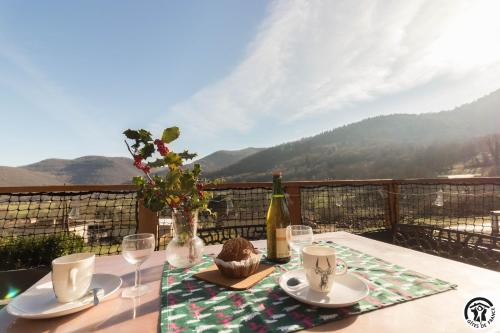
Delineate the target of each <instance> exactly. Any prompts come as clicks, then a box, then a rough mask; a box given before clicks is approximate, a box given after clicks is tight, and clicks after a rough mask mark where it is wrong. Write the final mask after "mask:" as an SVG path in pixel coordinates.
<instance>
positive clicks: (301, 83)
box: [0, 0, 500, 166]
mask: <svg viewBox="0 0 500 333" xmlns="http://www.w3.org/2000/svg"><path fill="white" fill-rule="evenodd" d="M498 12H500V2H499V1H496V0H477V1H465V0H463V1H462V0H442V1H439V0H411V1H390V0H383V1H382V0H380V1H376V0H371V1H364V0H358V1H349V0H346V1H335V0H332V1H319V0H318V1H314V0H310V1H307V0H297V1H293V0H283V1H280V0H275V1H265V0H253V1H244V0H240V1H231V0H216V1H192V0H182V1H181V0H176V1H173V0H172V1H147V2H140V1H124V0H122V1H97V0H86V1H83V0H81V1H63V0H61V1H54V0H47V1H25V0H21V1H19V0H12V1H10V0H0V141H1V142H2V143H3V145H2V148H3V149H2V154H1V155H0V165H6V166H20V165H26V164H30V163H33V162H36V161H39V160H42V159H46V158H76V157H79V156H84V155H105V156H127V150H126V148H125V145H124V143H123V135H122V132H123V131H124V130H125V129H127V128H134V129H137V128H145V129H149V130H151V131H152V132H153V133H154V134H155V135H159V133H161V130H162V129H163V128H165V127H169V126H174V125H176V126H179V127H180V128H181V138H180V139H179V140H178V142H176V143H175V144H174V145H173V148H174V149H189V150H190V151H193V152H198V153H199V155H200V156H204V155H207V154H209V153H212V152H214V151H216V150H221V149H240V148H244V147H249V146H252V147H268V146H273V145H276V144H280V143H283V142H287V141H291V140H297V139H300V138H302V137H307V136H312V135H315V134H318V133H320V132H323V131H326V130H330V129H333V128H335V127H338V126H341V125H344V124H348V123H352V122H356V121H359V120H362V119H364V118H367V117H372V116H376V115H382V114H392V113H422V112H437V111H442V110H448V109H453V108H454V107H456V106H459V105H461V104H464V103H468V102H471V101H473V100H475V99H477V98H479V97H481V96H483V95H485V94H488V93H490V92H492V91H494V90H496V89H499V88H500V43H498V36H500V20H498V19H497V13H498Z"/></svg>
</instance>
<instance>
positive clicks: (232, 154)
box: [191, 147, 265, 173]
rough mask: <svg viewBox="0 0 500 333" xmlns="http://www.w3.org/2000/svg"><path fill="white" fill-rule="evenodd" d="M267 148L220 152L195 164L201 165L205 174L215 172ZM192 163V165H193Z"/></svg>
mask: <svg viewBox="0 0 500 333" xmlns="http://www.w3.org/2000/svg"><path fill="white" fill-rule="evenodd" d="M264 149H265V148H253V147H249V148H244V149H240V150H219V151H216V152H215V153H212V154H210V155H207V156H205V157H203V158H200V159H199V160H197V161H195V162H193V163H199V164H200V165H201V168H202V170H203V171H204V172H207V173H209V172H214V171H217V170H219V169H222V168H224V167H227V166H229V165H231V164H234V163H236V162H238V161H240V160H241V159H243V158H246V157H248V156H250V155H253V154H255V153H258V152H259V151H262V150H264ZM193 163H191V164H193Z"/></svg>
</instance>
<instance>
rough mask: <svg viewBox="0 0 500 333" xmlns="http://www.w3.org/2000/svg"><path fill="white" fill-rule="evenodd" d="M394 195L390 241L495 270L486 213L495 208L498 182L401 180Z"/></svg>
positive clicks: (499, 264) (496, 240)
mask: <svg viewBox="0 0 500 333" xmlns="http://www.w3.org/2000/svg"><path fill="white" fill-rule="evenodd" d="M398 199H399V200H398V210H399V212H398V221H397V223H396V224H395V228H394V243H395V244H397V245H401V246H405V247H408V248H412V249H415V250H419V251H423V252H426V253H430V254H434V255H439V256H442V257H447V258H451V259H456V260H459V261H462V262H467V263H470V264H474V265H478V266H482V267H487V268H492V269H496V270H500V237H499V235H498V226H497V225H495V224H494V222H493V219H492V215H491V211H494V210H498V209H500V185H498V184H495V183H489V184H488V183H483V184H460V183H449V184H446V183H437V184H428V183H427V184H419V183H404V184H401V185H400V186H399V193H398Z"/></svg>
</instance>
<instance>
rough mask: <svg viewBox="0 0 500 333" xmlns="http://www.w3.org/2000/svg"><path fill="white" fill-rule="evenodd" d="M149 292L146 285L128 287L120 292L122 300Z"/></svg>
mask: <svg viewBox="0 0 500 333" xmlns="http://www.w3.org/2000/svg"><path fill="white" fill-rule="evenodd" d="M149 291H150V288H149V286H146V285H143V284H142V285H139V286H137V287H135V286H134V287H128V288H125V289H123V291H122V297H123V298H134V297H139V296H142V295H144V294H147V293H148V292H149Z"/></svg>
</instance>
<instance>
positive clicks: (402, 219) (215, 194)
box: [0, 179, 500, 270]
mask: <svg viewBox="0 0 500 333" xmlns="http://www.w3.org/2000/svg"><path fill="white" fill-rule="evenodd" d="M111 187H112V186H111ZM111 187H110V188H111ZM285 188H286V190H287V192H288V193H297V195H296V196H293V195H290V196H289V198H288V200H289V205H290V207H294V208H293V209H291V210H290V212H291V214H292V215H293V214H297V216H295V221H298V222H299V223H304V224H308V225H311V226H312V227H313V229H314V231H315V232H316V233H322V232H330V231H347V232H351V233H357V234H362V235H366V236H368V237H372V238H377V237H374V236H373V235H374V234H377V233H380V234H382V233H383V234H384V235H389V238H388V239H389V240H390V241H391V242H394V243H395V244H397V245H400V246H404V247H408V248H412V249H416V250H419V251H424V252H427V253H431V254H435V255H440V256H444V257H447V258H452V259H457V260H460V261H464V262H468V263H472V264H475V265H479V266H482V267H488V268H493V269H498V270H500V239H499V235H498V227H495V224H494V223H493V222H492V218H491V215H490V211H493V210H500V180H499V179H496V180H495V179H493V180H491V179H475V181H474V182H472V183H467V182H466V183H463V184H462V183H459V182H457V181H450V182H448V183H446V182H444V181H443V180H432V181H429V180H426V181H419V180H412V181H391V180H388V181H363V182H361V183H360V182H356V181H331V182H330V181H324V182H297V183H285ZM207 191H209V192H210V193H211V194H212V199H211V201H210V203H209V208H210V209H211V210H212V211H213V212H214V213H215V215H214V216H210V215H207V214H204V213H201V214H200V217H199V227H198V235H199V236H200V237H201V238H202V239H203V241H204V242H205V244H207V245H209V244H220V243H223V242H224V241H225V240H227V239H230V238H234V237H237V236H243V237H245V238H247V239H251V240H256V239H265V238H266V228H265V221H266V213H267V209H268V206H269V202H270V198H271V184H270V183H269V184H267V183H256V184H253V185H252V184H223V185H220V186H217V187H214V188H209V189H207ZM297 208H298V209H297ZM157 224H158V225H157V231H158V248H159V249H165V248H166V245H167V244H168V241H169V240H170V239H171V237H172V219H171V212H168V211H166V212H162V213H161V214H160V216H159V220H158V223H157ZM137 230H138V200H137V196H136V193H135V190H134V189H133V188H132V187H130V189H127V190H109V191H107V190H98V191H97V190H95V191H76V190H75V191H63V190H61V191H41V192H36V191H31V192H29V193H16V192H8V193H3V194H2V193H0V236H1V237H0V257H1V258H7V259H6V260H4V261H3V263H0V270H1V269H2V267H3V269H5V268H6V267H9V268H10V269H11V268H12V267H15V268H19V267H36V266H39V265H48V264H50V260H51V258H52V257H54V256H58V255H62V254H65V253H71V252H79V251H91V252H95V253H96V254H98V255H106V254H116V253H119V252H120V243H121V239H122V237H123V236H125V235H128V234H132V233H135V232H137ZM384 237H385V236H384ZM382 240H387V238H383V239H382ZM15 253H21V254H22V255H14V254H15ZM2 265H3V266H2Z"/></svg>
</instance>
